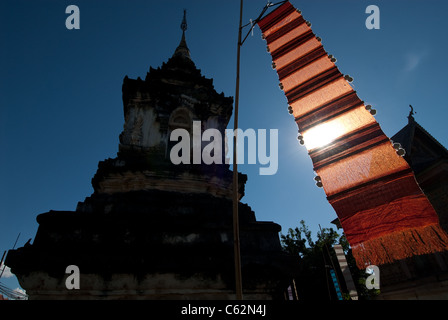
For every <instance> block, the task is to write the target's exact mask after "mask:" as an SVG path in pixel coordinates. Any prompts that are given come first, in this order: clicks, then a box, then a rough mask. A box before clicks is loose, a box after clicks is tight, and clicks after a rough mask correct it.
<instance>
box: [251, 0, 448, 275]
mask: <svg viewBox="0 0 448 320" xmlns="http://www.w3.org/2000/svg"><path fill="white" fill-rule="evenodd" d="M258 25H259V27H260V29H261V31H262V33H263V38H264V39H265V40H266V41H267V49H268V52H270V54H271V56H272V60H273V64H272V66H273V68H275V69H276V70H277V73H278V76H279V79H280V84H279V85H280V88H281V89H282V90H283V91H284V92H285V95H286V97H287V100H288V104H289V107H288V108H289V110H290V113H292V114H293V115H294V118H295V121H296V123H297V125H298V127H299V134H300V136H299V139H303V141H304V143H305V146H306V147H307V149H308V152H309V155H310V157H311V159H312V162H313V166H314V170H315V172H316V173H317V175H318V176H319V177H320V179H321V182H322V184H323V188H324V190H325V193H326V195H327V199H328V201H329V202H330V204H331V205H332V206H333V208H334V209H335V211H336V213H337V215H338V218H339V220H340V223H341V225H342V227H343V229H344V232H345V235H346V237H347V240H348V241H349V243H350V245H351V247H352V252H353V255H354V256H355V259H356V261H357V264H358V266H359V267H360V268H365V267H366V266H367V265H369V264H376V265H381V264H385V263H391V262H393V261H396V260H400V259H404V258H408V257H411V256H413V255H421V254H428V253H434V252H440V251H445V250H447V249H448V236H447V235H446V233H445V232H444V231H443V229H442V228H441V227H440V225H439V220H438V217H437V214H436V212H435V211H434V209H433V207H432V205H431V203H430V202H429V201H428V199H427V198H426V196H425V195H424V194H423V192H422V190H421V189H420V187H419V186H418V184H417V182H416V180H415V177H414V174H413V172H412V170H411V169H410V167H409V165H408V164H407V162H406V161H405V160H404V159H403V158H402V157H401V156H399V155H398V154H397V152H396V150H395V149H394V147H393V145H392V143H391V141H390V140H389V138H388V137H387V136H386V135H385V134H384V133H383V131H382V130H381V128H380V126H379V124H378V123H377V121H376V120H375V118H374V117H373V116H372V112H371V108H370V106H367V108H366V106H365V105H364V102H363V101H361V100H360V99H359V98H358V96H357V94H356V92H355V91H354V90H353V88H352V86H351V85H350V83H349V81H350V80H352V79H350V77H346V76H344V75H343V74H341V72H340V71H339V70H338V68H337V67H336V65H335V64H334V61H335V59H334V58H333V57H332V56H329V55H328V54H327V53H326V52H325V50H324V48H323V46H322V44H321V42H320V39H319V38H317V37H316V36H315V35H314V33H313V31H312V30H311V28H310V23H308V22H307V21H305V20H304V18H303V17H302V15H301V13H300V11H298V10H296V9H295V8H294V7H293V6H292V5H291V3H290V2H285V3H284V4H282V5H281V6H279V7H278V8H277V9H275V10H274V11H272V12H271V13H270V14H268V15H267V16H266V17H264V18H263V19H261V20H260V21H259V22H258Z"/></svg>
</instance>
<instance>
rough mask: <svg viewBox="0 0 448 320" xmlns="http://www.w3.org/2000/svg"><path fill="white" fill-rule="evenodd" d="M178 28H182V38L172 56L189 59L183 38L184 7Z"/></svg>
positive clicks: (185, 21) (185, 18) (184, 25)
mask: <svg viewBox="0 0 448 320" xmlns="http://www.w3.org/2000/svg"><path fill="white" fill-rule="evenodd" d="M180 28H181V30H182V39H181V40H180V43H179V46H178V47H177V48H176V51H174V54H173V57H175V56H181V57H184V58H187V59H190V60H191V57H190V50H189V49H188V46H187V41H186V40H185V31H186V30H187V10H185V9H184V17H183V19H182V23H181V24H180Z"/></svg>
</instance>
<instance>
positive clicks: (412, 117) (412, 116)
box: [408, 105, 417, 122]
mask: <svg viewBox="0 0 448 320" xmlns="http://www.w3.org/2000/svg"><path fill="white" fill-rule="evenodd" d="M409 107H410V108H411V111H409V115H408V119H409V122H411V121H414V114H416V113H417V112H414V108H413V107H412V106H411V105H409Z"/></svg>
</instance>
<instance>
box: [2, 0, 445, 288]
mask: <svg viewBox="0 0 448 320" xmlns="http://www.w3.org/2000/svg"><path fill="white" fill-rule="evenodd" d="M274 2H275V1H274ZM291 3H292V4H293V5H294V6H296V7H297V8H299V9H301V10H302V13H303V15H304V17H305V19H307V20H310V21H311V22H312V28H313V31H314V32H315V33H316V35H318V36H320V37H321V38H322V40H323V41H322V42H323V45H324V48H325V49H326V50H327V51H328V52H329V53H331V54H333V55H335V56H336V58H337V59H338V62H337V66H338V67H339V69H340V70H341V72H343V73H345V74H350V75H351V76H352V77H353V78H354V79H355V80H354V86H355V90H356V91H357V92H358V95H359V97H360V98H361V99H362V100H364V101H365V102H366V103H368V104H372V105H373V107H374V108H375V109H377V111H378V113H377V115H376V119H377V121H378V122H379V123H380V125H381V127H382V129H383V130H384V132H385V133H386V134H387V135H388V136H389V137H390V136H392V135H393V134H395V133H396V132H397V131H398V130H400V129H401V128H402V127H403V126H404V125H405V124H406V123H407V119H406V116H407V115H408V113H409V107H408V105H409V104H412V105H413V106H414V108H415V111H417V114H416V115H415V118H416V120H417V121H418V122H419V123H420V124H421V125H422V126H423V127H424V128H426V129H427V130H428V131H429V133H431V134H432V135H433V136H434V137H435V138H436V139H438V140H439V141H440V142H441V143H442V144H443V145H445V146H448V135H447V133H448V130H447V125H446V118H447V107H448V106H447V103H446V99H445V94H446V92H447V85H446V75H447V74H448V67H447V62H446V59H447V58H446V57H445V53H446V52H448V39H447V36H446V30H448V21H447V19H446V12H448V2H447V1H444V0H439V1H436V0H430V1H423V0H407V1H404V0H401V1H400V0H394V1H391V0H389V1H370V0H369V1H363V0H338V1H335V0H333V1H324V0H310V1H295V0H292V1H291ZM71 4H74V5H77V6H78V7H79V9H80V29H79V30H67V29H66V27H65V20H66V18H67V16H68V14H66V13H65V8H66V7H67V6H68V5H71ZM265 4H266V0H246V1H245V7H244V18H243V22H244V23H247V22H249V19H250V18H256V17H257V16H258V14H259V13H260V11H261V9H262V8H263V6H264V5H265ZM370 4H375V5H377V6H378V7H379V9H380V30H368V29H367V28H366V27H365V20H366V18H367V17H368V14H366V13H365V9H366V7H367V6H368V5H370ZM184 8H185V9H187V19H188V30H187V34H186V36H187V43H188V46H189V48H190V51H191V56H192V59H193V61H194V62H195V63H196V66H197V67H198V68H199V69H201V70H202V73H203V75H204V76H206V77H208V78H213V79H214V85H215V88H216V90H217V91H218V92H221V91H223V92H224V93H225V94H226V95H227V96H233V95H234V93H235V72H236V67H235V62H236V40H237V28H238V17H239V0H226V1H218V0H189V1H186V0H183V1H182V0H167V1H148V0H131V1H124V0H113V1H100V0H97V1H83V0H74V1H46V0H45V1H44V0H40V1H20V0H19V1H17V0H14V1H13V0H3V1H1V2H0V40H1V50H0V75H1V77H0V150H1V151H0V152H1V153H0V177H1V180H0V203H1V207H0V251H1V252H0V254H2V253H3V251H4V250H7V249H10V248H11V246H12V245H13V243H14V241H15V238H16V237H17V234H18V233H19V232H20V233H21V237H20V239H19V242H18V245H17V246H22V245H23V244H24V243H25V242H26V241H27V240H28V239H29V238H33V239H34V236H35V233H36V231H37V226H38V225H37V222H36V216H37V215H38V214H40V213H43V212H46V211H48V210H51V209H52V210H75V208H76V204H77V202H78V201H83V200H84V198H85V197H87V196H89V195H90V194H91V193H92V192H93V189H92V187H91V184H90V181H91V178H92V177H93V175H94V173H95V172H96V169H97V164H98V162H99V161H101V160H103V159H106V158H109V157H115V156H116V153H117V151H118V136H119V134H120V132H121V131H122V128H123V123H124V118H123V106H122V98H121V85H122V81H123V78H124V77H125V76H126V75H128V76H129V77H130V78H137V77H139V76H140V77H141V78H144V77H145V76H146V72H147V71H148V70H149V67H150V66H152V67H158V66H160V65H161V64H162V63H163V62H164V61H167V60H168V58H169V57H171V55H172V54H173V52H174V50H175V48H176V47H177V45H178V43H179V41H180V37H181V30H180V22H181V19H182V14H183V11H182V10H183V9H184ZM246 30H247V29H246ZM239 124H240V125H239V126H240V128H241V129H243V130H244V129H247V128H253V129H267V130H269V129H278V130H279V168H278V172H277V174H276V175H273V176H260V175H259V174H258V169H259V166H258V165H240V166H239V170H240V171H242V172H244V173H246V174H248V177H249V179H248V182H247V184H246V196H245V197H244V198H243V200H242V201H243V202H245V203H248V204H249V205H250V206H251V207H252V209H253V210H254V211H255V213H256V216H257V219H258V220H262V221H274V222H277V223H279V224H280V225H281V226H282V228H283V232H284V233H285V232H286V231H287V229H288V228H289V227H295V226H297V225H298V222H299V220H301V219H304V220H305V221H306V223H307V224H308V225H309V226H310V229H311V230H312V231H313V235H314V236H315V234H316V232H317V230H318V225H319V224H320V225H321V226H322V227H330V226H331V224H330V221H331V220H333V219H334V218H335V217H336V214H335V212H334V210H333V209H332V207H331V206H330V205H329V204H328V202H327V201H326V198H325V194H324V191H323V189H319V188H317V187H316V186H315V182H314V180H313V177H314V173H313V170H312V163H311V160H310V158H309V156H308V154H307V152H306V149H305V148H304V147H301V146H300V145H299V144H298V143H297V138H296V137H297V126H296V124H295V122H294V121H293V118H292V117H291V116H290V115H289V114H288V111H287V103H286V98H285V96H284V94H283V92H282V91H280V90H279V89H278V78H277V75H276V73H275V71H273V70H272V68H271V57H270V55H269V54H268V53H267V52H266V43H265V41H263V40H261V37H260V31H259V29H258V27H256V28H255V29H254V36H253V37H251V36H249V38H248V39H247V40H246V42H245V44H244V46H243V48H242V56H241V96H240V117H239ZM229 127H230V128H231V127H233V118H232V119H231V122H230V125H229ZM1 281H2V283H5V284H7V285H9V286H10V287H14V288H15V287H16V286H17V284H16V282H14V281H15V280H14V278H8V279H3V278H2V279H1Z"/></svg>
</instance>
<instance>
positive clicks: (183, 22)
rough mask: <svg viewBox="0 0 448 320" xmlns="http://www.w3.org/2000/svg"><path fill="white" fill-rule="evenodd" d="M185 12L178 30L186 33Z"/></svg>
mask: <svg viewBox="0 0 448 320" xmlns="http://www.w3.org/2000/svg"><path fill="white" fill-rule="evenodd" d="M187 27H188V25H187V10H186V9H184V18H183V19H182V23H181V24H180V28H181V29H182V31H183V32H185V31H187Z"/></svg>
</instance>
